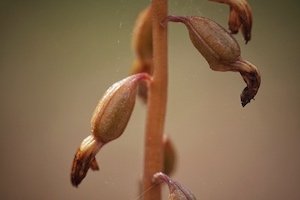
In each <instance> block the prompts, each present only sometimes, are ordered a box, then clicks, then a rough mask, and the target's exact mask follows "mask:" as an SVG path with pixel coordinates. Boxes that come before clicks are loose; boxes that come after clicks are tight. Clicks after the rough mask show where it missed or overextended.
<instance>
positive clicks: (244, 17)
mask: <svg viewBox="0 0 300 200" xmlns="http://www.w3.org/2000/svg"><path fill="white" fill-rule="evenodd" d="M209 1H214V2H219V3H224V4H227V5H229V6H230V13H229V21H228V25H229V30H230V31H231V32H232V33H237V32H238V30H239V29H240V28H241V29H242V33H243V36H244V38H245V41H246V44H247V42H248V41H249V40H250V39H251V29H252V12H251V9H250V6H249V4H248V3H247V1H246V0H209Z"/></svg>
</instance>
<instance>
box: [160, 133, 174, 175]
mask: <svg viewBox="0 0 300 200" xmlns="http://www.w3.org/2000/svg"><path fill="white" fill-rule="evenodd" d="M163 149H164V165H163V167H164V169H163V172H164V173H165V174H167V175H168V176H170V175H171V173H172V172H174V170H175V167H176V160H177V157H176V151H175V148H174V145H173V143H172V141H171V140H170V138H169V137H168V136H167V135H164V137H163Z"/></svg>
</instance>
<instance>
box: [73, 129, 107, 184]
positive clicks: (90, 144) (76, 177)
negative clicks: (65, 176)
mask: <svg viewBox="0 0 300 200" xmlns="http://www.w3.org/2000/svg"><path fill="white" fill-rule="evenodd" d="M102 146H103V143H101V142H99V141H98V140H97V139H96V138H95V137H94V136H92V135H90V136H88V137H87V138H86V139H84V140H83V142H82V143H81V145H80V146H79V148H78V149H77V152H76V154H75V157H74V160H73V165H72V170H71V183H72V185H73V186H75V187H77V186H78V185H79V184H80V182H81V181H82V180H83V179H84V177H85V176H86V173H87V171H88V169H89V168H91V169H92V170H99V167H98V164H97V161H96V159H95V155H96V154H97V153H98V152H99V150H100V149H101V147H102Z"/></svg>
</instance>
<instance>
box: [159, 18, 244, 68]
mask: <svg viewBox="0 0 300 200" xmlns="http://www.w3.org/2000/svg"><path fill="white" fill-rule="evenodd" d="M168 21H172V22H181V23H183V24H184V25H186V27H187V28H188V31H189V35H190V38H191V41H192V43H193V44H194V46H195V47H196V49H198V51H199V52H200V53H201V54H202V55H203V57H204V58H205V59H206V60H207V62H208V63H209V64H210V67H211V68H212V69H213V70H216V71H222V67H220V66H219V63H220V62H221V61H223V62H228V63H231V62H234V61H235V60H236V59H237V58H238V57H239V56H240V54H241V51H240V47H239V45H238V43H237V41H236V39H235V38H234V37H233V36H232V35H231V34H230V33H228V32H227V31H226V30H225V29H224V28H223V27H221V26H220V25H219V24H217V23H216V22H214V21H212V20H210V19H208V18H204V17H188V16H168V17H166V18H165V20H164V22H168Z"/></svg>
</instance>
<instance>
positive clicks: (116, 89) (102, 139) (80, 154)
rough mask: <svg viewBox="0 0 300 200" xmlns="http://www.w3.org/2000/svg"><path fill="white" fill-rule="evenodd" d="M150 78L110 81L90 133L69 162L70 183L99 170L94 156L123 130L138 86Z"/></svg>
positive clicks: (141, 76)
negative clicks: (71, 162) (112, 82)
mask: <svg viewBox="0 0 300 200" xmlns="http://www.w3.org/2000/svg"><path fill="white" fill-rule="evenodd" d="M147 80H150V76H149V75H148V74H146V73H140V74H135V75H132V76H129V77H127V78H125V79H123V80H121V81H119V82H117V83H115V84H113V85H112V86H111V87H110V88H109V89H108V90H107V91H106V93H105V94H104V95H103V97H102V98H101V99H100V101H99V103H98V105H97V107H96V109H95V111H94V113H93V116H92V120H91V132H92V135H90V136H88V137H87V138H86V139H84V140H83V142H82V143H81V145H80V146H79V148H78V150H77V152H76V154H75V157H74V160H73V165H72V171H71V182H72V184H73V185H74V186H77V185H78V184H79V183H80V182H81V181H82V179H83V178H84V177H85V176H86V173H87V171H88V169H89V168H91V169H92V170H98V169H99V167H98V164H97V162H96V159H95V155H96V154H97V153H98V152H99V150H100V149H101V147H102V146H103V145H104V144H106V143H108V142H109V141H111V140H114V139H116V138H118V137H119V136H120V135H121V134H122V133H123V131H124V130H125V128H126V126H127V123H128V121H129V118H130V116H131V113H132V111H133V108H134V104H135V98H136V90H137V85H138V83H139V82H141V81H147Z"/></svg>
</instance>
